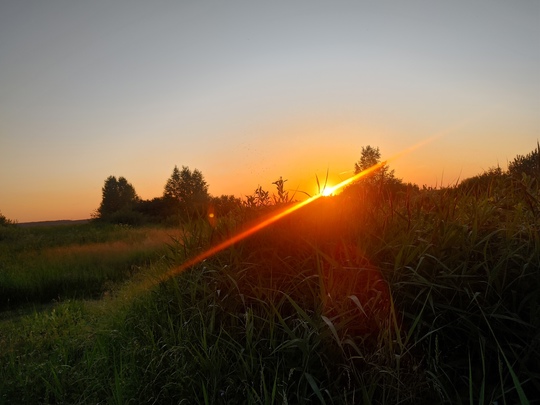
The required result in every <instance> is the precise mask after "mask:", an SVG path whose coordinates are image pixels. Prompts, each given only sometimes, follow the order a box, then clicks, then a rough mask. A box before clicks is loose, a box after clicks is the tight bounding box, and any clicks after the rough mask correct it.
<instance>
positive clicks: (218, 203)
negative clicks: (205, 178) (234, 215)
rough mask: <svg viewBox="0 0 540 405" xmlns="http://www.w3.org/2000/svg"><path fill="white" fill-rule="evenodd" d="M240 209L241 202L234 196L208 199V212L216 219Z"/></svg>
mask: <svg viewBox="0 0 540 405" xmlns="http://www.w3.org/2000/svg"><path fill="white" fill-rule="evenodd" d="M240 207H242V200H241V199H240V198H238V197H235V196H234V195H221V196H219V197H211V198H210V209H209V211H210V212H211V213H212V214H214V215H215V216H217V217H222V216H224V215H227V214H229V213H231V212H234V211H235V210H238V209H239V208H240Z"/></svg>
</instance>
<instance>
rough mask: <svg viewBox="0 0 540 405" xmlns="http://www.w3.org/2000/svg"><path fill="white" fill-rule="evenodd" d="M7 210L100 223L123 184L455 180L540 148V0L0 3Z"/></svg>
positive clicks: (0, 114) (1, 176)
mask: <svg viewBox="0 0 540 405" xmlns="http://www.w3.org/2000/svg"><path fill="white" fill-rule="evenodd" d="M0 89H1V91H0V211H1V212H2V213H3V214H4V215H6V216H7V217H8V218H12V219H16V220H18V221H20V222H24V221H33V220H52V219H77V218H87V217H88V216H89V214H90V212H92V211H93V210H94V209H95V208H97V207H98V206H99V202H100V200H101V187H102V185H103V182H104V180H105V179H106V178H107V177H108V176H109V175H116V176H124V177H126V178H127V179H128V181H130V182H131V183H132V184H133V185H134V187H135V189H136V190H137V192H138V193H139V194H140V196H141V197H143V198H153V197H157V196H159V195H161V194H162V192H163V187H164V185H165V182H166V180H167V178H168V177H169V176H170V174H171V172H172V169H173V168H174V166H175V165H178V166H182V165H186V166H189V167H190V168H192V169H193V168H198V169H199V170H201V171H202V172H203V174H204V176H205V178H206V180H207V181H208V183H209V184H210V192H211V193H212V194H214V195H220V194H235V195H237V196H240V197H241V196H243V195H246V194H249V193H251V192H252V191H253V190H254V189H255V188H256V187H257V186H258V185H261V186H263V188H266V189H271V188H272V185H271V182H272V181H274V180H276V179H277V178H279V176H283V178H286V179H288V180H289V181H288V183H287V185H288V186H289V187H290V188H300V189H303V190H306V191H309V192H311V191H313V188H314V187H315V176H316V175H318V176H319V177H321V176H324V175H325V173H326V171H327V170H329V171H330V174H331V177H332V179H333V180H335V181H337V180H339V179H340V178H343V176H346V172H347V171H348V170H352V169H353V166H354V162H355V161H356V160H357V159H358V158H359V154H360V150H361V147H362V146H365V145H368V144H370V145H373V146H379V147H380V149H381V152H382V155H383V158H386V157H389V156H391V155H393V154H395V153H398V152H399V151H401V150H403V149H404V148H407V147H408V146H411V145H412V144H415V143H417V142H420V141H422V140H423V139H426V138H428V137H430V136H433V135H435V134H437V133H440V132H445V135H444V136H443V137H442V138H440V139H437V140H436V141H434V142H432V143H430V144H428V145H426V146H423V147H422V148H419V149H417V150H415V151H414V152H413V153H410V154H408V155H406V156H404V157H402V158H400V159H399V160H396V161H394V162H392V163H391V167H392V168H394V169H395V170H396V175H397V176H398V177H401V178H403V179H404V180H405V181H411V182H415V183H418V184H420V185H422V184H428V185H440V184H445V185H446V184H450V183H453V182H456V181H457V180H459V179H460V178H461V179H463V178H465V177H470V176H472V175H475V174H478V173H480V172H481V171H482V170H484V169H487V168H489V167H491V166H495V165H497V164H500V165H501V166H502V167H503V168H506V163H507V162H508V161H509V160H511V159H512V158H513V157H515V155H516V154H526V153H528V152H530V151H531V150H532V149H533V148H534V147H535V146H536V141H537V140H538V138H540V2H538V1H515V2H504V1H489V2H487V1H482V2H466V1H452V2H439V1H435V2H434V1H422V2H421V1H409V2H398V1H392V2H391V1H381V2H368V1H355V2H352V1H351V2H345V1H337V2H317V1H309V2H308V1H295V2H284V1H283V2H247V1H230V2H221V1H220V2H217V1H215V2H204V3H203V2H177V1H172V0H171V1H154V2H146V1H91V2H88V1H67V0H66V1H62V0H50V1H25V2H20V1H5V0H4V1H2V2H0Z"/></svg>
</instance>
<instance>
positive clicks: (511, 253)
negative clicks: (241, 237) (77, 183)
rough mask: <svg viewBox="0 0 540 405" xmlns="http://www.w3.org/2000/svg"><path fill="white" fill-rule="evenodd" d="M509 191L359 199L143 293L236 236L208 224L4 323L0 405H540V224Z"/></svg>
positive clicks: (326, 208) (317, 208) (285, 225)
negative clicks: (135, 264) (151, 277)
mask: <svg viewBox="0 0 540 405" xmlns="http://www.w3.org/2000/svg"><path fill="white" fill-rule="evenodd" d="M512 190H513V189H512ZM512 190H505V192H503V193H500V194H493V193H491V194H489V195H475V194H473V193H468V194H467V193H465V194H464V193H462V192H459V191H458V190H445V191H424V192H422V193H421V194H419V195H414V196H402V197H401V198H392V199H391V200H389V199H381V198H380V197H377V198H371V199H370V198H366V197H365V196H364V198H363V199H362V200H361V201H362V204H359V203H358V201H359V200H358V198H359V197H358V196H357V195H354V194H353V193H346V194H344V195H342V196H340V197H337V198H336V197H334V198H328V199H324V200H320V201H318V202H317V203H314V204H312V206H308V207H306V208H305V209H303V210H301V211H299V212H297V213H296V214H294V215H292V216H290V217H287V218H286V219H284V220H282V221H280V222H279V223H277V224H275V225H274V226H272V227H271V228H268V229H265V230H263V231H261V232H260V233H258V234H256V235H255V236H253V237H252V238H250V239H249V240H245V241H243V242H241V243H239V244H237V245H236V246H234V247H232V248H231V249H229V250H227V251H224V252H221V253H219V254H217V255H216V256H215V257H213V258H212V259H208V260H207V261H205V262H203V263H201V264H199V265H197V266H195V267H194V268H192V269H190V270H188V271H186V272H184V273H183V274H181V275H179V276H177V277H174V278H172V279H170V280H169V281H166V282H162V283H160V285H159V286H154V287H150V288H146V287H147V286H149V284H148V283H146V282H145V281H147V280H145V279H144V274H145V272H154V273H160V272H163V271H166V270H167V269H168V268H170V267H174V266H175V265H177V264H179V263H182V262H183V261H184V260H185V257H186V255H192V254H195V253H197V252H199V251H200V249H202V248H203V247H204V246H205V245H207V244H208V243H209V241H210V240H215V239H216V238H217V237H218V235H217V234H219V233H220V232H222V233H223V235H225V234H227V232H232V231H233V229H231V226H232V225H231V223H229V225H228V227H226V229H224V230H222V231H216V230H213V231H211V230H210V229H209V228H208V227H206V226H205V225H204V224H199V226H196V227H193V228H192V229H190V230H189V232H187V233H185V235H189V237H185V238H184V239H183V240H182V239H181V240H179V241H177V242H176V243H175V242H173V243H170V244H169V245H170V246H169V247H168V251H167V254H166V255H165V257H163V256H160V257H161V258H160V259H157V260H146V261H145V262H144V263H142V267H143V269H144V271H143V272H137V273H136V275H135V277H134V278H133V279H132V281H131V282H130V283H128V284H123V286H122V287H117V288H116V289H114V293H113V294H112V295H110V296H108V297H105V298H104V299H102V300H101V301H99V302H89V301H74V300H66V301H61V302H60V303H58V304H56V305H55V306H54V307H53V308H52V309H51V308H49V309H48V310H46V311H42V312H39V311H35V312H33V313H31V314H29V315H24V316H20V317H11V318H10V319H7V320H3V321H0V322H1V323H0V346H2V347H4V348H6V350H4V351H3V353H2V354H1V355H0V356H2V358H1V359H0V364H2V367H1V368H0V402H4V403H14V402H15V403H16V402H20V403H28V402H41V403H55V402H64V403H89V402H91V403H94V402H107V403H126V402H129V401H131V402H135V403H141V402H157V403H163V402H165V403H177V402H180V401H181V400H184V401H185V402H186V403H231V404H232V403H242V402H246V403H336V404H337V403H339V404H342V403H351V404H352V403H398V402H405V403H408V402H413V403H433V402H439V403H456V402H482V403H483V402H489V403H492V402H494V401H499V403H502V402H504V401H506V402H507V403H516V402H520V401H524V400H525V399H526V398H527V399H528V400H530V401H532V400H534V399H535V398H537V396H536V394H535V393H537V392H539V391H540V385H539V382H538V381H539V369H538V364H539V363H540V347H539V340H538V339H539V325H540V313H539V309H538V308H539V305H538V299H539V297H540V274H539V271H538V269H539V268H540V238H539V236H538V235H539V233H538V230H539V229H540V223H539V219H538V215H536V214H537V212H535V211H534V209H535V206H534V205H531V204H529V202H530V200H527V202H526V203H524V202H523V203H522V201H521V199H520V198H521V197H520V195H519V193H517V192H515V193H514V192H511V191H512ZM529 195H531V194H530V193H529ZM73 229H76V228H73ZM78 229H83V228H78ZM86 231H88V232H90V230H89V228H88V229H85V231H84V232H86ZM84 232H82V233H81V235H82V234H84ZM216 233H217V234H216ZM127 235H136V233H132V230H131V231H129V232H128V234H126V235H124V236H125V237H127V238H129V237H131V236H127ZM139 237H140V236H139ZM82 238H83V239H84V237H82ZM60 239H62V240H64V238H63V237H62V238H59V240H60ZM113 239H114V238H113ZM17 240H19V239H18V237H17ZM120 240H122V238H120ZM124 240H125V238H124ZM17 243H18V242H17ZM25 243H27V242H21V246H24V245H25ZM85 243H87V242H85V240H82V246H80V247H78V248H76V249H75V248H73V247H70V248H69V249H68V250H69V251H70V252H71V251H72V252H75V253H74V256H75V257H79V255H81V256H82V257H85V256H84V255H85V252H86V249H87V247H85V246H87V245H86V244H85ZM112 243H113V246H115V245H114V243H116V242H112ZM15 245H16V244H15ZM11 246H14V245H13V244H11ZM137 246H139V245H137ZM65 248H66V247H65V246H64V247H62V246H58V244H57V246H56V247H54V248H52V247H47V248H46V249H44V250H46V251H48V252H51V250H50V249H60V250H57V251H55V252H56V253H55V254H53V255H52V256H53V257H57V256H58V255H59V254H60V253H59V252H65V251H64V250H62V249H65ZM138 248H139V247H137V249H138ZM137 249H135V250H137ZM120 250H121V249H120ZM37 251H41V252H43V249H41V250H40V249H37ZM53 251H54V250H53ZM114 252H116V248H115V249H112V250H110V251H106V253H104V252H101V253H100V255H101V256H104V257H107V256H109V255H114V254H115V253H114ZM20 254H21V255H23V256H24V255H27V254H28V252H27V251H26V250H25V253H24V254H23V253H20ZM40 254H41V253H40ZM55 255H56V256H55ZM62 256H63V254H62ZM119 262H120V263H125V264H129V263H130V262H131V256H122V257H121V258H120V259H119ZM139 263H140V262H139ZM113 267H114V266H113ZM0 285H2V284H0ZM143 286H146V287H145V288H143Z"/></svg>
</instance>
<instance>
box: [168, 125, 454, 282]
mask: <svg viewBox="0 0 540 405" xmlns="http://www.w3.org/2000/svg"><path fill="white" fill-rule="evenodd" d="M452 130H455V127H454V128H452V129H450V130H448V131H444V132H441V133H439V134H437V135H434V136H432V137H430V138H428V139H426V140H424V141H422V142H419V143H417V144H416V145H413V146H411V147H409V148H407V149H405V150H403V151H401V152H398V153H397V154H395V155H393V156H391V157H390V158H389V159H387V160H385V161H384V162H379V163H377V164H375V165H373V166H371V167H370V168H368V169H366V170H364V171H362V172H360V173H357V174H355V175H354V176H352V177H349V178H348V179H346V180H343V181H342V182H341V183H339V184H337V185H335V186H333V187H326V188H325V189H324V190H322V191H321V192H320V193H319V194H317V195H314V196H312V197H309V198H308V199H307V200H304V201H301V202H298V203H296V204H294V205H292V206H290V207H287V208H285V209H283V210H282V211H280V212H278V213H277V214H275V215H273V216H272V217H270V218H268V219H264V220H262V221H261V222H259V223H258V224H255V225H254V226H252V227H251V228H249V229H247V230H245V231H242V232H240V233H238V234H237V235H234V236H232V237H231V238H229V239H227V240H225V241H223V242H221V243H219V244H217V245H216V246H213V247H211V248H209V249H208V250H206V251H204V252H202V253H201V254H199V255H197V256H195V257H193V258H191V259H188V260H187V261H186V262H184V263H183V264H181V265H180V266H178V267H175V268H173V269H171V270H170V271H169V272H167V273H165V274H164V275H163V276H162V277H160V281H164V280H167V279H169V278H171V277H173V276H175V275H177V274H180V273H182V272H183V271H184V270H186V269H188V268H190V267H192V266H194V265H196V264H197V263H200V262H202V261H203V260H205V259H207V258H209V257H211V256H213V255H215V254H216V253H218V252H221V251H222V250H225V249H227V248H228V247H230V246H232V245H234V244H235V243H237V242H240V241H241V240H243V239H245V238H247V237H249V236H251V235H253V234H254V233H256V232H259V231H260V230H261V229H264V228H266V227H267V226H269V225H271V224H273V223H274V222H277V221H279V220H280V219H282V218H284V217H286V216H287V215H290V214H292V213H293V212H295V211H298V210H299V209H300V208H302V207H304V206H306V205H308V204H311V203H312V202H313V201H315V200H318V199H319V198H321V197H325V196H329V195H331V194H333V193H334V192H336V191H337V190H339V189H342V188H343V187H345V186H348V185H349V184H352V183H354V182H355V181H357V180H359V179H361V178H362V177H365V176H368V175H370V174H371V173H373V172H375V171H376V170H377V169H379V168H381V167H382V166H383V165H385V164H386V163H388V162H389V161H393V160H396V159H398V158H400V157H402V156H403V155H406V154H408V153H411V152H412V151H414V150H416V149H418V148H420V147H421V146H424V145H426V144H428V143H430V142H433V141H434V140H435V139H438V138H440V137H441V136H443V135H445V134H446V133H448V132H450V131H452ZM212 219H214V220H215V217H214V218H212Z"/></svg>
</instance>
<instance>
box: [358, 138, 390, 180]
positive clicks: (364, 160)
mask: <svg viewBox="0 0 540 405" xmlns="http://www.w3.org/2000/svg"><path fill="white" fill-rule="evenodd" d="M380 161H381V152H380V151H379V147H376V148H374V147H372V146H370V145H368V146H365V147H364V146H362V153H361V156H360V160H359V161H358V162H356V163H355V164H354V174H358V173H360V172H363V171H364V170H367V169H369V168H370V167H372V166H374V165H376V164H378V163H380ZM360 181H361V183H363V184H371V185H377V184H379V185H384V184H387V183H389V182H394V181H395V177H394V170H389V168H388V166H387V165H386V163H383V164H382V165H381V166H380V167H379V168H377V169H376V170H375V171H374V172H373V173H370V174H368V175H367V176H365V177H363V178H362V179H361V180H360Z"/></svg>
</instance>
